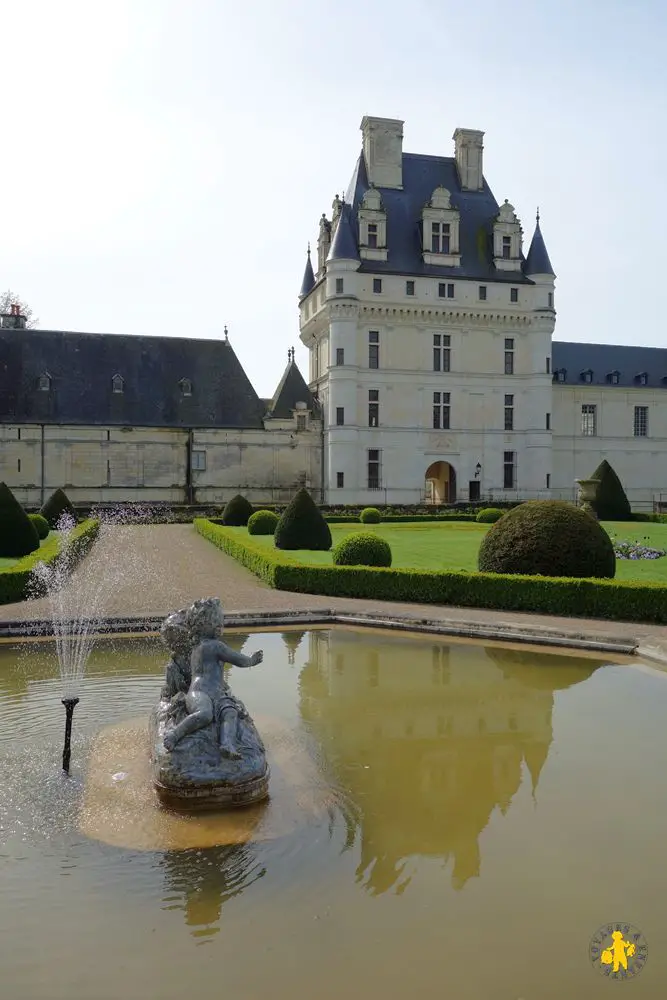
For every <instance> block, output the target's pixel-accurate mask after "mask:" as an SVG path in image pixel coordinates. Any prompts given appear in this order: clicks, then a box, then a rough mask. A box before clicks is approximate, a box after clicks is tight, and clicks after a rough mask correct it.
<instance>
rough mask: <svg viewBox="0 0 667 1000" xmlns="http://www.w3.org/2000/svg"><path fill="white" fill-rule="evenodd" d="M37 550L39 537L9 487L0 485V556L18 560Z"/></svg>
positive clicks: (3, 484)
mask: <svg viewBox="0 0 667 1000" xmlns="http://www.w3.org/2000/svg"><path fill="white" fill-rule="evenodd" d="M38 548H39V535H38V534H37V528H36V527H35V525H34V524H33V523H32V521H31V520H30V518H29V517H28V515H27V514H26V512H25V511H24V509H23V507H22V506H21V504H20V503H19V502H18V500H17V499H16V497H15V496H14V494H13V493H12V491H11V490H10V488H9V486H7V484H6V483H0V556H2V557H3V558H5V559H20V558H21V556H27V555H29V554H30V553H31V552H34V551H35V549H38Z"/></svg>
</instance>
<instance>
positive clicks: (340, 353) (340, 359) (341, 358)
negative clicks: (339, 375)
mask: <svg viewBox="0 0 667 1000" xmlns="http://www.w3.org/2000/svg"><path fill="white" fill-rule="evenodd" d="M336 364H337V365H344V364H345V348H344V347H337V348H336Z"/></svg>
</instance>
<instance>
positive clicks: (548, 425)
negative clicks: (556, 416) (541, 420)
mask: <svg viewBox="0 0 667 1000" xmlns="http://www.w3.org/2000/svg"><path fill="white" fill-rule="evenodd" d="M546 429H547V430H548V431H550V430H551V414H550V413H547V419H546Z"/></svg>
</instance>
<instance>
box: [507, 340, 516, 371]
mask: <svg viewBox="0 0 667 1000" xmlns="http://www.w3.org/2000/svg"><path fill="white" fill-rule="evenodd" d="M505 374H506V375H514V338H513V337H505Z"/></svg>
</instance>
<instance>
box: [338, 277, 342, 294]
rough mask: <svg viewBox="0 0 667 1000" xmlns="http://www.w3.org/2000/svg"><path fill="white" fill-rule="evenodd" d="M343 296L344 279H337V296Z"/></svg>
mask: <svg viewBox="0 0 667 1000" xmlns="http://www.w3.org/2000/svg"><path fill="white" fill-rule="evenodd" d="M342 294H343V279H342V278H336V295H342Z"/></svg>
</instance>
